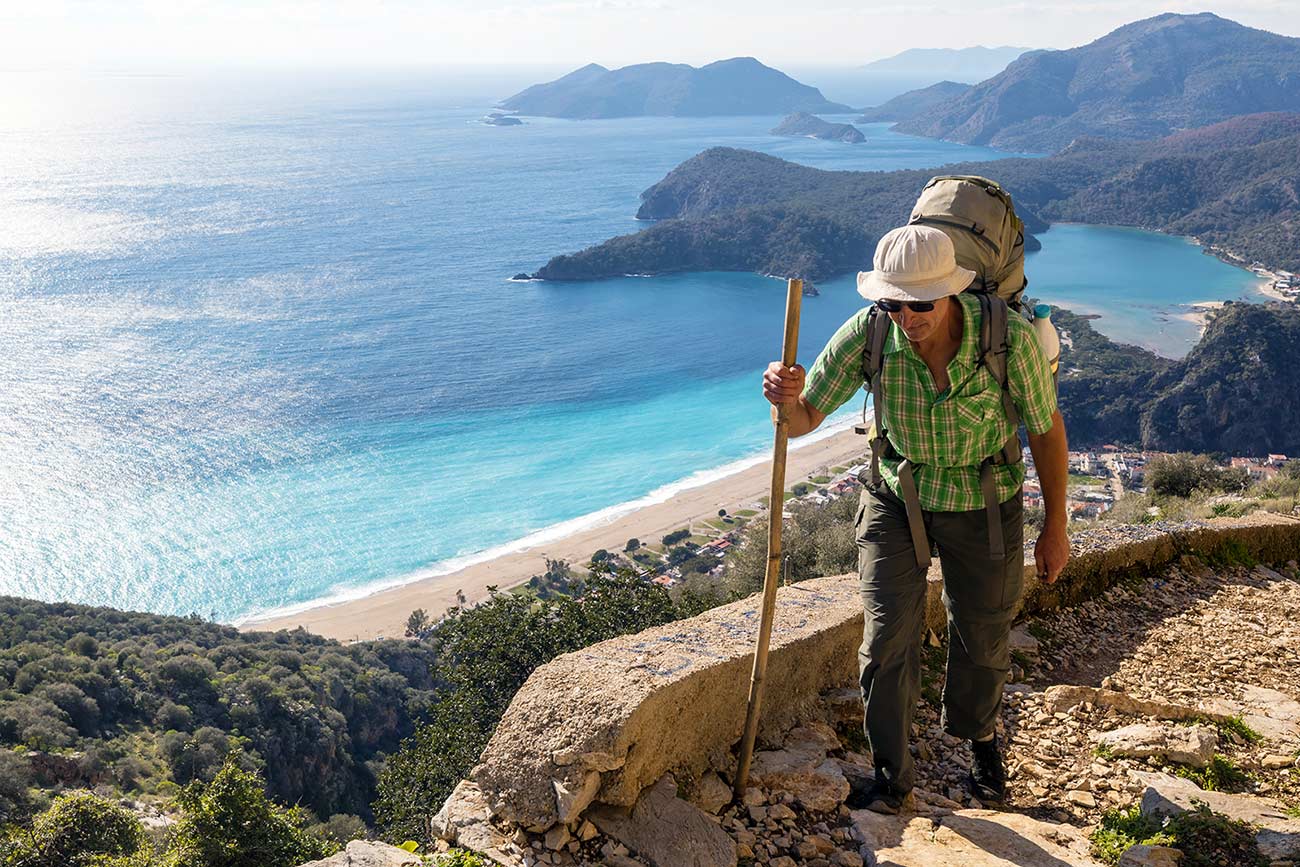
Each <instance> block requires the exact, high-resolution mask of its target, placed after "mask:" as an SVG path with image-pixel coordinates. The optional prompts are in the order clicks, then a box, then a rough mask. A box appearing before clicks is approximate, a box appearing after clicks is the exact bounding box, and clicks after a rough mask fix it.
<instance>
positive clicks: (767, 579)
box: [733, 279, 803, 798]
mask: <svg viewBox="0 0 1300 867" xmlns="http://www.w3.org/2000/svg"><path fill="white" fill-rule="evenodd" d="M802 298H803V281H802V280H797V279H791V280H790V281H789V282H788V283H787V284H786V295H785V340H784V342H783V343H782V346H781V363H782V364H783V365H785V366H786V367H794V362H795V355H796V354H797V351H798V349H799V302H800V300H801V299H802ZM789 428H790V421H789V413H788V408H787V406H786V404H778V405H777V407H776V434H775V440H774V442H773V444H772V488H771V491H770V493H769V496H768V498H767V513H768V519H767V574H766V575H764V577H763V613H762V617H761V618H760V619H759V623H758V644H757V645H756V646H755V648H754V673H753V676H752V677H751V678H750V680H749V704H748V706H747V707H746V708H745V734H744V736H743V737H742V738H741V741H740V758H739V760H738V761H737V763H736V778H735V780H734V781H733V782H734V786H733V790H734V792H735V794H736V797H737V798H739V797H741V796H742V795H744V793H745V786H746V785H747V784H748V783H749V761H750V759H752V758H753V756H754V738H755V737H756V736H757V735H758V715H759V711H760V710H762V707H763V678H764V675H765V674H766V673H767V645H768V642H769V641H770V640H771V638H772V618H773V615H774V614H775V612H776V588H777V583H778V581H779V579H780V575H781V518H782V514H783V513H784V511H785V446H786V441H787V440H788V438H789Z"/></svg>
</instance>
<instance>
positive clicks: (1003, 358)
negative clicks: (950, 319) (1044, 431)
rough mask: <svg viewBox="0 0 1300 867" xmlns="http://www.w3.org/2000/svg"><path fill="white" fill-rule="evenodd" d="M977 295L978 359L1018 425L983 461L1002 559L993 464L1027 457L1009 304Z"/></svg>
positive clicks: (994, 546) (983, 482)
mask: <svg viewBox="0 0 1300 867" xmlns="http://www.w3.org/2000/svg"><path fill="white" fill-rule="evenodd" d="M977 296H978V298H979V301H980V356H979V361H980V363H982V364H983V365H984V366H985V367H986V368H988V371H989V373H990V374H992V375H993V379H994V380H995V381H996V382H997V384H998V387H999V388H1000V389H1001V391H1002V411H1003V412H1004V413H1005V414H1006V417H1007V420H1008V421H1010V422H1011V424H1012V426H1013V427H1014V428H1015V430H1014V431H1013V432H1012V434H1011V437H1010V438H1009V439H1008V440H1007V441H1006V443H1004V444H1003V446H1002V449H1001V451H999V452H998V453H997V454H994V455H990V456H989V457H987V458H985V459H984V460H983V461H982V462H981V463H980V492H981V493H982V494H983V495H984V513H985V519H986V521H987V524H988V532H989V558H990V559H992V560H1003V559H1005V557H1006V543H1005V540H1004V539H1003V537H1002V515H1001V511H1000V509H999V505H1000V504H999V503H998V497H997V484H996V482H995V480H994V478H993V467H995V466H998V465H1003V464H1015V463H1018V462H1020V461H1022V460H1024V455H1023V454H1022V453H1021V451H1020V411H1019V410H1017V409H1016V403H1015V401H1014V400H1013V399H1012V397H1011V386H1010V384H1009V383H1008V381H1007V380H1008V376H1007V359H1008V357H1009V355H1010V352H1011V342H1010V337H1009V333H1010V330H1011V328H1010V324H1009V322H1008V317H1009V316H1010V308H1009V307H1008V306H1007V303H1006V302H1005V301H1003V300H1002V299H1001V298H999V297H998V296H996V295H989V294H985V293H983V292H981V293H977Z"/></svg>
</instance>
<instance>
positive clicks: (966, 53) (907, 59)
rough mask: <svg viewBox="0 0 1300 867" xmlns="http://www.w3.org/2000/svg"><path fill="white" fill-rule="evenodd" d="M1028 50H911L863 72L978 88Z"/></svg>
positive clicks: (872, 65)
mask: <svg viewBox="0 0 1300 867" xmlns="http://www.w3.org/2000/svg"><path fill="white" fill-rule="evenodd" d="M1029 50H1030V49H1028V48H1016V47H1014V46H1011V45H1004V46H1002V47H1000V48H985V47H984V46H983V45H976V46H974V47H972V48H909V49H907V50H906V51H904V52H902V53H900V54H895V55H894V56H893V57H886V58H885V59H883V60H877V61H874V62H873V63H868V64H866V65H865V66H863V67H861V68H862V71H863V72H867V73H871V74H874V75H888V76H891V77H894V78H919V79H929V80H930V81H934V80H936V79H949V80H951V81H963V82H966V83H969V84H974V83H975V82H977V81H983V80H984V79H986V78H992V77H993V76H995V75H997V74H998V73H999V72H1001V71H1002V70H1003V69H1006V67H1007V64H1008V63H1011V62H1012V61H1013V60H1015V59H1016V58H1018V57H1020V56H1021V55H1022V54H1024V53H1025V52H1027V51H1029Z"/></svg>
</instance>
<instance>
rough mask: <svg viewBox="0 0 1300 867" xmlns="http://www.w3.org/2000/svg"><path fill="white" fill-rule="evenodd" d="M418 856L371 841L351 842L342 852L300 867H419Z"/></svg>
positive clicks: (419, 860)
mask: <svg viewBox="0 0 1300 867" xmlns="http://www.w3.org/2000/svg"><path fill="white" fill-rule="evenodd" d="M421 863H423V862H422V861H421V859H420V856H418V855H413V854H412V853H410V852H407V851H406V850H405V849H399V848H397V847H396V846H389V845H388V844H387V843H377V842H375V841H372V840H353V841H352V842H351V843H348V845H347V848H346V849H344V850H343V851H342V852H336V853H334V854H333V855H331V856H330V857H328V858H325V859H323V860H321V861H311V862H309V863H307V864H303V865H302V867H419V865H420V864H421Z"/></svg>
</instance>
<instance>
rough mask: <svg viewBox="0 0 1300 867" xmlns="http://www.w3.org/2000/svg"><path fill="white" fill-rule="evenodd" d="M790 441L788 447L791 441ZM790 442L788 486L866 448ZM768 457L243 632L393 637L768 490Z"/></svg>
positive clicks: (841, 435) (852, 440) (848, 436)
mask: <svg viewBox="0 0 1300 867" xmlns="http://www.w3.org/2000/svg"><path fill="white" fill-rule="evenodd" d="M797 443H798V441H797V440H792V441H791V445H792V446H793V445H796V444H797ZM799 446H800V447H798V448H792V449H791V450H790V452H789V455H788V457H787V463H786V479H785V486H786V488H787V489H789V488H790V486H792V485H793V484H795V483H796V482H798V481H801V480H803V479H806V478H808V477H809V476H813V475H816V474H817V473H818V471H820V470H823V469H826V468H829V467H833V466H848V465H850V464H856V463H859V462H860V461H861V460H862V458H863V456H864V454H865V453H866V452H867V440H866V437H863V436H861V435H859V434H855V433H854V432H853V429H852V428H848V429H846V430H843V431H839V432H836V433H834V434H832V435H830V436H827V437H825V438H823V439H819V440H816V441H814V442H809V443H808V444H806V445H803V444H799ZM771 474H772V463H771V461H770V460H765V461H763V462H762V463H759V464H757V465H755V466H751V467H748V468H746V469H743V470H741V471H740V472H737V473H735V474H733V475H729V476H726V477H724V478H721V479H718V480H716V481H712V482H709V483H707V484H704V485H700V486H699V487H694V488H688V489H686V490H684V491H680V492H679V493H677V494H675V495H673V496H672V497H670V498H669V499H667V500H665V501H663V502H661V503H655V504H653V505H649V506H646V507H644V508H641V509H638V510H636V511H633V512H629V513H627V514H624V515H621V516H619V517H617V518H615V519H613V520H612V521H610V522H608V523H605V524H601V525H598V526H594V527H588V528H586V529H583V530H579V531H577V532H575V533H573V534H571V535H568V536H565V537H563V538H560V539H555V540H552V541H549V542H545V543H543V544H540V545H538V546H537V547H534V548H528V549H524V550H517V551H512V552H511V553H508V554H503V555H502V556H500V557H497V558H495V559H492V560H487V561H484V562H481V563H475V564H473V565H470V566H466V567H465V568H463V569H459V570H457V571H455V572H450V573H447V574H445V575H438V576H435V577H431V578H424V579H421V580H418V581H414V582H412V583H410V584H404V585H402V586H399V587H394V588H392V589H388V590H382V591H380V592H377V593H374V594H373V595H370V596H365V597H362V598H360V599H354V600H348V601H345V602H339V603H337V604H332V605H322V606H318V607H314V608H309V609H306V610H304V611H301V612H298V613H294V614H289V615H285V616H280V617H274V618H270V619H264V620H256V621H250V622H248V623H244V624H242V628H244V629H248V630H275V629H293V628H295V627H298V626H301V627H303V628H305V629H307V630H308V631H310V632H314V633H317V634H319V635H324V636H326V637H329V638H337V639H340V640H343V641H353V640H360V639H369V638H382V637H388V638H392V637H396V636H400V635H402V634H403V632H404V630H405V626H406V619H407V617H409V616H410V614H411V612H412V611H414V610H415V609H416V608H423V609H424V610H425V611H427V612H429V614H430V615H431V616H436V615H438V614H441V613H442V612H443V611H445V610H446V609H447V608H448V607H450V606H452V605H455V604H456V593H457V591H463V592H464V594H465V595H466V597H467V598H468V600H469V601H470V602H471V603H473V602H477V601H480V600H482V599H485V598H486V597H487V596H488V590H487V588H488V586H489V585H495V586H496V587H498V588H499V589H501V590H505V589H508V588H510V587H513V586H515V585H518V584H522V583H524V582H525V581H527V580H528V579H529V578H531V577H532V576H533V575H537V574H540V573H541V572H543V571H545V558H547V557H552V558H559V559H564V560H568V561H569V562H571V563H585V562H586V561H587V558H588V557H590V556H591V555H592V553H594V552H595V551H597V550H599V549H601V548H607V549H610V550H615V551H621V550H623V546H624V545H625V544H626V542H627V540H628V539H630V538H634V537H635V538H638V539H646V540H658V539H659V538H660V537H662V536H663V535H665V534H667V533H670V532H672V531H673V530H676V529H678V528H680V527H684V526H686V525H687V524H689V523H690V522H691V521H699V520H703V519H706V518H715V517H716V516H717V514H718V509H726V510H728V511H729V512H730V511H734V510H736V509H739V508H742V507H743V505H744V504H752V503H753V502H754V501H755V500H757V499H758V498H759V497H763V496H766V495H767V493H768V488H769V486H770V484H771Z"/></svg>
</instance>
